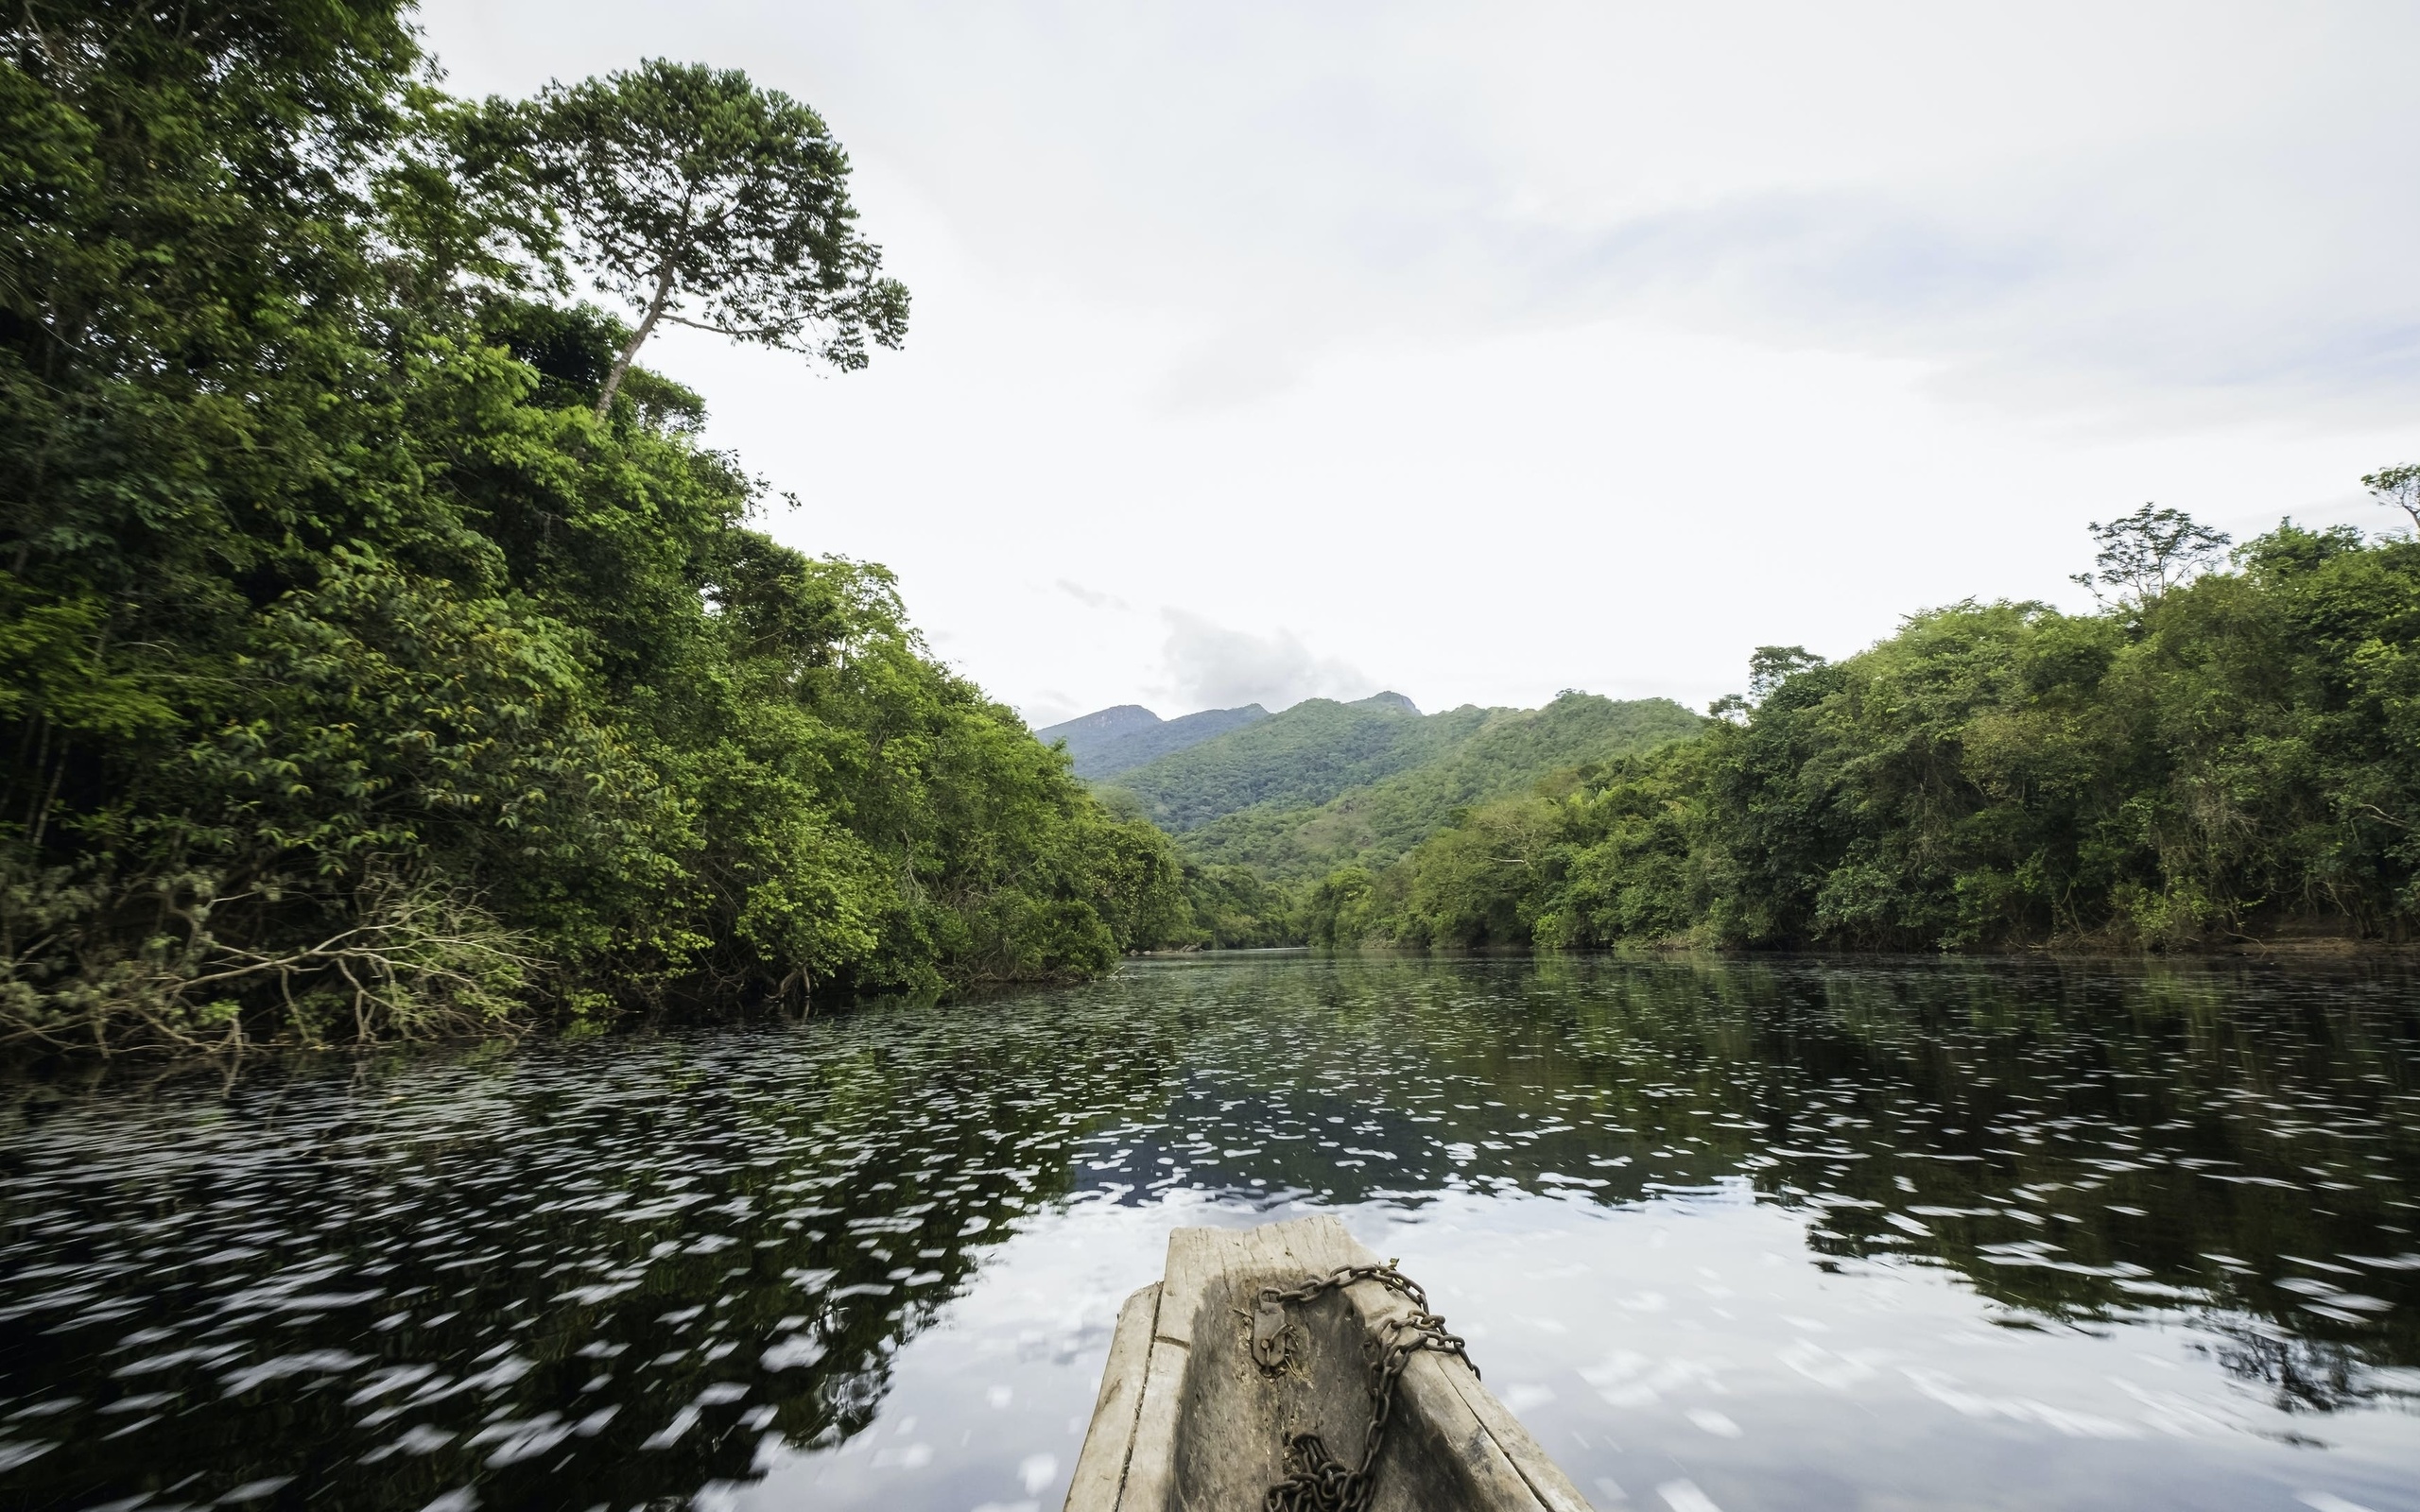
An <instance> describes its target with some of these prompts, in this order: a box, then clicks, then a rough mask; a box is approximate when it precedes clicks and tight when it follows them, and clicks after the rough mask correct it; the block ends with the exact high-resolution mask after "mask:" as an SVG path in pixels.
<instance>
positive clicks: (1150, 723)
mask: <svg viewBox="0 0 2420 1512" xmlns="http://www.w3.org/2000/svg"><path fill="white" fill-rule="evenodd" d="M1268 717H1269V711H1268V710H1266V709H1263V708H1262V707H1261V706H1260V705H1258V704H1256V703H1253V704H1246V705H1244V706H1243V707H1242V708H1240V709H1204V710H1202V711H1201V713H1190V714H1185V715H1184V716H1183V717H1181V718H1176V719H1162V718H1161V717H1160V716H1159V715H1158V714H1155V713H1151V711H1150V710H1149V709H1146V708H1144V707H1143V706H1142V705H1141V704H1139V703H1121V704H1118V705H1116V706H1115V707H1114V708H1109V709H1100V710H1096V711H1094V712H1093V713H1088V714H1080V715H1079V716H1077V717H1076V718H1074V719H1070V720H1067V721H1065V722H1064V723H1062V724H1056V725H1052V726H1050V727H1049V728H1047V729H1045V730H1035V731H1034V732H1033V733H1034V736H1035V738H1036V739H1039V740H1040V741H1041V742H1042V743H1043V744H1044V745H1049V744H1051V743H1052V742H1054V741H1064V742H1065V743H1066V746H1067V754H1068V756H1069V757H1070V758H1072V759H1073V762H1074V765H1075V769H1076V775H1077V776H1078V777H1080V778H1084V779H1085V780H1087V781H1090V782H1098V781H1099V780H1100V779H1102V778H1105V777H1115V776H1116V775H1117V774H1118V773H1120V772H1124V771H1131V770H1132V769H1133V768H1134V767H1137V766H1141V765H1145V764H1146V763H1149V762H1153V761H1157V760H1159V759H1160V758H1161V757H1163V756H1167V755H1172V754H1174V753H1175V752H1177V751H1181V750H1184V749H1185V748H1186V747H1191V746H1198V745H1200V744H1201V743H1202V742H1203V741H1205V740H1209V739H1211V738H1212V737H1214V736H1217V735H1222V734H1225V733H1226V732H1227V731H1228V730H1239V729H1241V728H1242V727H1244V726H1245V725H1249V724H1253V723H1255V722H1257V721H1259V720H1263V719H1266V718H1268Z"/></svg>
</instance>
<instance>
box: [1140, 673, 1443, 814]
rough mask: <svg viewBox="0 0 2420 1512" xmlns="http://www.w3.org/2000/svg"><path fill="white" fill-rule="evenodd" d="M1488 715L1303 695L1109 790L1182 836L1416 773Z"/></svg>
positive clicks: (1380, 699)
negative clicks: (1257, 809)
mask: <svg viewBox="0 0 2420 1512" xmlns="http://www.w3.org/2000/svg"><path fill="white" fill-rule="evenodd" d="M1486 718H1487V712H1486V711H1485V710H1483V709H1475V708H1461V709H1452V710H1447V711H1446V712H1445V713H1440V714H1429V715H1425V716H1424V715H1423V714H1422V713H1421V712H1420V711H1419V709H1417V708H1416V707H1414V706H1413V704H1412V702H1411V700H1410V699H1409V698H1407V697H1405V696H1403V695H1402V694H1399V693H1380V694H1374V695H1372V696H1369V697H1367V698H1360V699H1357V700H1355V701H1354V702H1352V703H1338V702H1337V701H1336V700H1334V699H1332V698H1306V699H1305V700H1303V701H1302V702H1301V703H1298V704H1296V705H1294V706H1293V707H1292V708H1290V709H1288V710H1286V711H1285V712H1284V713H1276V714H1271V715H1270V716H1269V717H1268V718H1266V719H1262V720H1257V721H1255V722H1253V723H1252V724H1250V725H1246V726H1244V727H1243V728H1242V729H1239V730H1229V731H1228V732H1226V733H1225V734H1222V735H1219V736H1218V737H1216V738H1215V739H1211V740H1205V741H1203V742H1201V744H1200V745H1197V746H1193V747H1189V748H1187V749H1184V750H1181V751H1178V752H1176V753H1174V754H1173V755H1169V756H1164V757H1162V758H1160V759H1159V760H1158V761H1155V762H1151V763H1149V764H1147V765H1142V766H1138V767H1135V768H1134V769H1133V770H1132V771H1130V772H1126V773H1124V774H1122V775H1120V776H1119V777H1118V778H1117V780H1116V782H1115V783H1114V784H1112V785H1114V786H1115V788H1116V789H1117V790H1118V791H1119V792H1121V793H1123V794H1126V795H1128V796H1130V797H1131V798H1132V799H1133V801H1134V802H1135V803H1136V804H1137V805H1138V806H1139V808H1140V811H1141V812H1142V813H1143V814H1144V815H1145V816H1148V817H1150V820H1151V821H1152V822H1153V823H1155V824H1157V825H1159V826H1160V827H1161V828H1162V829H1165V830H1168V831H1171V832H1173V833H1184V831H1187V830H1191V829H1195V828H1198V827H1199V826H1201V825H1204V824H1207V823H1209V822H1210V821H1211V820H1213V819H1216V818H1218V817H1219V816H1222V815H1227V814H1234V813H1236V812H1237V811H1239V810H1242V809H1248V808H1251V807H1252V806H1253V804H1255V803H1275V804H1284V805H1288V806H1299V805H1305V804H1313V803H1324V802H1326V801H1327V800H1328V799H1331V798H1334V797H1335V796H1336V795H1338V794H1339V793H1341V792H1343V791H1345V790H1346V789H1347V788H1352V787H1358V786H1360V785H1362V784H1363V783H1365V782H1375V781H1377V780H1378V779H1379V778H1381V777H1386V776H1388V775H1390V774H1392V773H1394V772H1400V771H1403V770H1405V769H1407V768H1409V767H1411V766H1416V765H1419V764H1420V763H1422V762H1425V761H1428V760H1431V759H1432V758H1434V757H1436V756H1437V755H1439V754H1440V753H1442V752H1443V751H1444V750H1446V749H1449V748H1450V747H1453V746H1454V745H1456V744H1457V743H1459V742H1460V741H1461V740H1462V739H1464V738H1466V737H1468V736H1469V735H1470V734H1471V733H1472V732H1473V731H1475V730H1478V727H1479V725H1480V724H1481V723H1483V722H1484V721H1485V720H1486Z"/></svg>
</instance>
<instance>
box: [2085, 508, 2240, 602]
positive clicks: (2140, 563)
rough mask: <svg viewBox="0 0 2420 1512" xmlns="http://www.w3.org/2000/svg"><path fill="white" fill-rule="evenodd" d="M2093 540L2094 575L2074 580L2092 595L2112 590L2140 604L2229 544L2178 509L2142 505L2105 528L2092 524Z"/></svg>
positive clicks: (2190, 573)
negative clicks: (2097, 548)
mask: <svg viewBox="0 0 2420 1512" xmlns="http://www.w3.org/2000/svg"><path fill="white" fill-rule="evenodd" d="M2092 539H2093V540H2094V541H2097V542H2098V543H2099V544H2100V552H2099V553H2098V554H2097V555H2096V556H2095V557H2094V558H2093V563H2094V565H2095V566H2096V567H2097V568H2099V571H2097V572H2090V573H2078V574H2077V575H2076V576H2075V579H2074V580H2075V581H2076V582H2079V583H2082V584H2083V586H2084V587H2086V588H2089V589H2091V590H2092V591H2093V592H2094V593H2096V594H2097V593H2100V590H2101V589H2102V588H2104V587H2107V588H2115V589H2117V590H2118V594H2119V596H2120V598H2121V599H2132V600H2133V601H2134V602H2135V603H2137V604H2143V603H2149V602H2150V601H2151V600H2152V599H2154V598H2157V597H2158V596H2159V595H2160V594H2162V593H2166V592H2168V591H2169V589H2171V588H2174V587H2175V586H2176V585H2177V584H2179V583H2181V582H2184V581H2185V580H2186V579H2187V578H2188V577H2191V576H2194V575H2195V574H2196V573H2199V572H2201V571H2202V570H2204V568H2206V567H2208V566H2210V565H2211V564H2212V563H2214V562H2216V561H2217V560H2218V559H2219V554H2220V553H2221V552H2222V551H2224V550H2225V549H2226V547H2227V544H2228V541H2229V539H2230V538H2229V537H2228V536H2227V534H2226V532H2224V531H2222V530H2212V529H2211V528H2210V527H2208V526H2207V525H2204V524H2201V523H2199V522H2198V521H2196V520H2195V519H2194V518H2193V517H2192V516H2191V515H2189V514H2187V513H2186V512H2185V511H2184V510H2182V509H2164V508H2161V507H2157V506H2155V505H2149V504H2147V505H2144V506H2143V507H2141V508H2139V509H2137V510H2135V512H2134V513H2133V514H2130V515H2127V516H2125V517H2123V518H2122V519H2118V520H2112V521H2110V522H2109V523H2108V524H2101V523H2100V521H2098V520H2096V521H2094V522H2093V523H2092Z"/></svg>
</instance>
